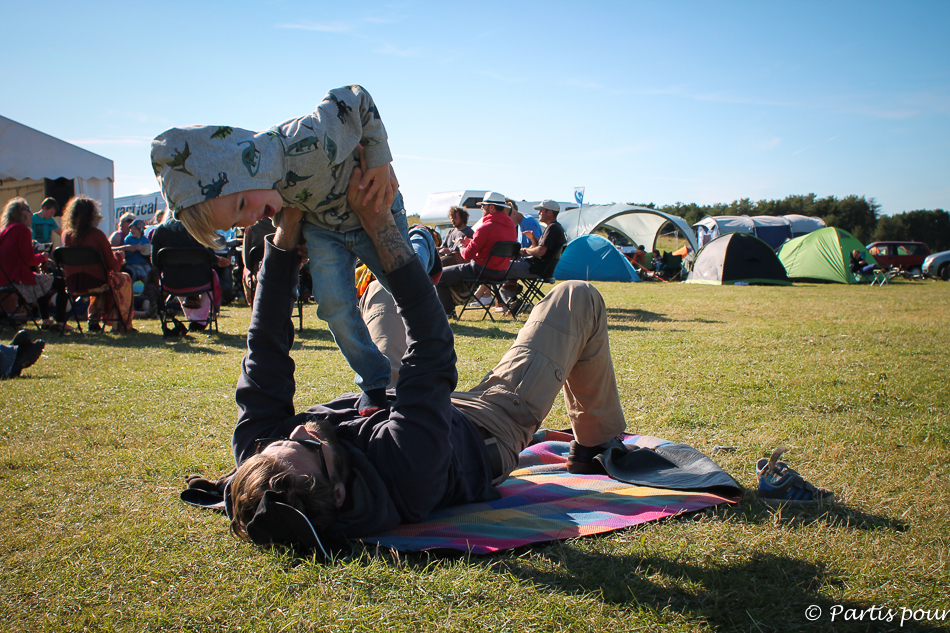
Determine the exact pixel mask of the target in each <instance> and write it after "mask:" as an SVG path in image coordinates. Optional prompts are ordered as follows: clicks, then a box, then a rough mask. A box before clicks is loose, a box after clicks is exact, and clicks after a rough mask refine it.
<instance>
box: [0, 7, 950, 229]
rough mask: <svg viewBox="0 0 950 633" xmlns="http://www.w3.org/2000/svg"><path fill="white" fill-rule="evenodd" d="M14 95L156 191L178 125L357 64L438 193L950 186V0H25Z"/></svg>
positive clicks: (7, 84) (418, 178)
mask: <svg viewBox="0 0 950 633" xmlns="http://www.w3.org/2000/svg"><path fill="white" fill-rule="evenodd" d="M3 15H4V22H5V23H6V24H8V25H9V24H17V25H21V28H17V29H6V32H5V37H4V39H5V42H4V43H5V46H4V53H3V54H2V55H3V61H4V62H5V63H4V64H3V66H4V80H3V82H2V84H0V114H3V115H4V116H7V117H9V118H11V119H14V120H16V121H19V122H21V123H23V124H26V125H28V126H30V127H34V128H37V129H39V130H41V131H43V132H46V133H48V134H51V135H53V136H56V137H59V138H62V139H65V140H68V141H70V142H72V143H75V144H76V145H79V146H81V147H84V148H86V149H88V150H91V151H93V152H96V153H98V154H101V155H103V156H106V157H108V158H110V159H112V160H113V161H114V162H115V173H116V182H115V194H116V196H122V195H131V194H136V193H147V192H151V191H155V190H156V189H157V184H156V183H155V180H154V177H153V176H152V172H151V167H150V163H149V158H148V154H149V143H150V141H151V139H152V138H153V137H154V136H156V135H157V134H159V133H160V132H162V131H163V130H165V129H167V128H168V127H171V126H176V125H188V124H196V123H201V124H227V125H232V126H238V127H244V128H249V129H255V130H258V129H265V128H267V127H269V126H271V125H273V124H275V123H278V122H280V121H283V120H286V119H289V118H292V117H295V116H300V115H303V114H306V113H308V112H310V111H311V110H312V109H313V107H314V106H315V105H316V104H317V103H318V102H319V101H320V100H321V99H322V97H323V95H324V94H325V93H326V91H327V90H328V89H330V88H333V87H337V86H341V85H346V84H351V83H359V84H362V85H363V86H365V87H366V88H367V89H368V90H369V91H370V93H371V94H372V95H373V97H374V98H375V100H376V102H377V105H378V107H379V110H380V112H381V114H382V117H383V121H384V122H385V124H386V126H387V129H388V131H389V135H390V144H391V147H392V151H393V153H394V154H395V156H396V158H395V161H394V166H395V169H396V172H397V174H398V176H399V179H400V182H401V186H402V190H403V194H404V196H405V198H406V203H407V209H408V210H409V212H410V213H414V212H418V211H419V210H420V209H421V207H422V204H423V203H424V201H425V199H426V197H427V196H428V194H429V193H432V192H437V191H450V190H456V189H495V190H498V191H501V192H503V193H505V194H507V195H508V196H510V197H512V198H515V199H528V200H537V199H542V198H555V199H559V200H569V199H571V198H572V196H573V188H574V187H578V186H584V187H586V188H587V195H586V199H585V200H586V201H587V202H592V203H607V202H651V201H652V202H656V203H657V204H667V203H675V202H677V201H681V202H697V203H701V204H711V203H715V202H731V201H732V200H735V199H737V198H741V197H749V198H752V199H753V200H758V199H765V198H784V197H785V196H787V195H791V194H806V193H812V192H813V193H816V194H818V195H819V196H827V195H835V196H839V197H840V196H845V195H849V194H857V195H864V196H867V197H870V198H874V199H876V200H877V202H878V203H879V204H880V205H881V206H882V211H883V212H884V213H887V214H893V213H900V212H902V211H908V210H913V209H922V208H926V209H934V208H943V209H950V158H948V157H950V38H948V36H947V34H948V32H950V2H948V1H935V2H925V1H912V0H905V1H901V2H873V1H863V2H833V1H828V2H807V1H795V2H781V3H780V2H687V1H676V0H669V1H666V2H635V1H631V2H596V1H591V0H588V1H586V2H567V1H564V2H558V1H548V2H519V1H517V0H509V1H508V2H495V1H481V2H449V1H443V2H413V1H406V2H293V1H288V0H272V1H270V2H215V1H202V0H192V1H190V2H176V1H171V2H148V3H139V2H117V3H107V2H97V1H95V0H90V1H88V2H82V3H80V2H42V1H33V2H19V1H11V0H4V2H3Z"/></svg>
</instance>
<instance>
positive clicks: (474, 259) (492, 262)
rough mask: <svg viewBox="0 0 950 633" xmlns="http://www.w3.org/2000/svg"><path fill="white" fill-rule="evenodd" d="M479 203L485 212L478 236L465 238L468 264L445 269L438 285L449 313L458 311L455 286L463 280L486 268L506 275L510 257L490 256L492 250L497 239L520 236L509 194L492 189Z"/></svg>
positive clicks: (489, 271)
mask: <svg viewBox="0 0 950 633" xmlns="http://www.w3.org/2000/svg"><path fill="white" fill-rule="evenodd" d="M478 204H479V205H481V207H482V211H483V212H484V214H485V215H484V216H483V217H482V219H481V222H480V223H478V224H476V225H475V236H474V237H473V238H471V239H468V238H466V239H465V240H463V241H462V244H463V246H462V250H461V255H462V257H463V258H464V259H466V260H468V263H467V264H459V265H458V266H448V267H446V268H445V269H444V270H443V271H442V279H440V280H439V283H438V284H437V285H436V287H435V288H436V292H437V293H438V295H439V301H441V302H442V307H443V308H445V313H446V314H453V313H454V312H455V306H456V303H455V299H454V298H453V297H452V286H454V285H456V284H458V283H459V282H461V281H462V280H463V279H470V278H473V277H477V276H478V274H479V273H481V272H482V271H485V274H487V275H490V276H491V275H494V276H496V277H503V276H504V275H505V271H506V270H507V269H508V258H507V257H489V255H490V254H491V249H492V247H494V246H495V244H496V243H497V242H513V241H514V240H515V239H517V237H518V231H517V230H516V229H515V223H514V222H512V221H511V218H509V217H508V213H507V210H508V209H510V208H511V207H510V206H509V205H508V203H507V202H506V201H505V196H503V195H502V194H500V193H498V192H496V191H488V192H486V193H485V196H484V197H483V198H482V201H481V202H479V203H478Z"/></svg>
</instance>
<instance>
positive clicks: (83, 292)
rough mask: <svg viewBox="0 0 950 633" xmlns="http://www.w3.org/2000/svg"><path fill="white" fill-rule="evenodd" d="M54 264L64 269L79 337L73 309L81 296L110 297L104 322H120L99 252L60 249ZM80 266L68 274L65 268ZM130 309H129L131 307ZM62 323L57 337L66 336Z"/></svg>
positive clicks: (116, 305)
mask: <svg viewBox="0 0 950 633" xmlns="http://www.w3.org/2000/svg"><path fill="white" fill-rule="evenodd" d="M53 261H55V262H56V265H57V266H60V267H62V268H63V273H64V274H65V277H66V294H67V295H68V296H69V301H70V302H71V303H72V304H73V310H72V312H73V318H74V319H75V320H76V330H77V331H78V332H79V333H80V334H82V323H80V322H79V312H78V310H76V302H77V300H78V299H81V298H83V297H86V298H90V297H99V296H109V297H111V298H112V309H110V310H109V313H108V314H107V315H106V316H105V318H104V319H103V322H104V323H109V322H110V321H113V319H114V320H116V321H119V322H122V321H123V319H122V315H121V314H119V301H118V297H116V296H115V291H114V290H113V289H112V286H110V285H109V269H108V268H106V264H105V262H104V261H102V253H100V252H99V251H98V250H96V249H95V248H93V247H92V246H60V247H59V248H57V249H56V250H54V251H53ZM67 266H69V267H74V266H82V267H83V269H82V270H81V271H72V272H71V271H69V270H68V269H67V268H66V267H67ZM130 309H131V306H130ZM67 322H68V320H66V321H63V328H62V330H61V331H60V333H59V335H60V336H62V335H63V334H65V333H66V323H67Z"/></svg>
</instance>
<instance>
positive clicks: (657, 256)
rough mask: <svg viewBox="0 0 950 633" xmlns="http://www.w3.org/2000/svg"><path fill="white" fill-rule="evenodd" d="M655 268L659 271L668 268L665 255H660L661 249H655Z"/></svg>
mask: <svg viewBox="0 0 950 633" xmlns="http://www.w3.org/2000/svg"><path fill="white" fill-rule="evenodd" d="M653 270H655V271H656V272H657V273H662V272H664V271H665V270H666V264H664V263H663V256H662V255H660V251H659V250H657V249H655V248H654V249H653Z"/></svg>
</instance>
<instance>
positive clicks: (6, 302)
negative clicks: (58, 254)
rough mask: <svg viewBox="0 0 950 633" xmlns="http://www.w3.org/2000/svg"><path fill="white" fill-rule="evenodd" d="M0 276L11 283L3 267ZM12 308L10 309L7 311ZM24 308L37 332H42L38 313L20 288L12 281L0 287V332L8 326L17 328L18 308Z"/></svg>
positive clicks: (0, 268)
mask: <svg viewBox="0 0 950 633" xmlns="http://www.w3.org/2000/svg"><path fill="white" fill-rule="evenodd" d="M0 276H2V277H3V278H4V279H6V280H8V281H11V280H10V276H9V275H7V272H6V271H5V270H4V269H3V266H0ZM7 307H10V309H7ZM21 307H22V308H23V310H24V311H25V312H26V315H27V317H28V318H29V319H30V320H32V321H33V325H35V326H36V329H37V330H42V329H43V328H42V326H41V325H40V322H39V321H37V318H36V316H37V315H36V311H35V310H34V309H33V306H31V305H30V304H29V302H28V301H27V300H26V297H24V296H23V293H21V292H20V290H19V288H17V287H16V286H14V285H13V283H12V281H11V283H10V284H8V285H6V286H0V315H2V316H0V319H2V320H0V332H2V331H3V328H4V327H5V326H6V325H8V324H9V325H13V326H14V327H17V329H19V327H18V326H17V323H16V321H15V320H14V315H15V314H16V311H17V309H18V308H21Z"/></svg>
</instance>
